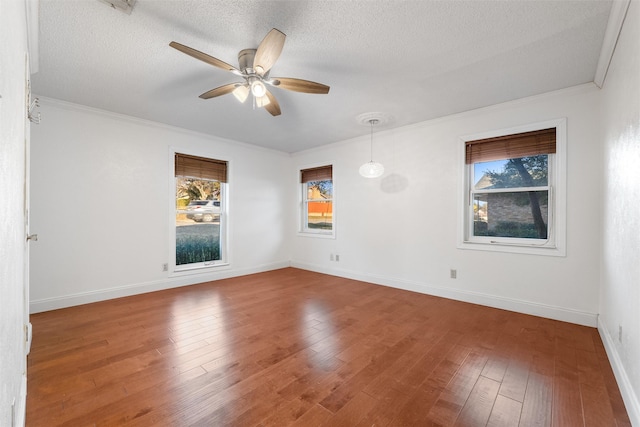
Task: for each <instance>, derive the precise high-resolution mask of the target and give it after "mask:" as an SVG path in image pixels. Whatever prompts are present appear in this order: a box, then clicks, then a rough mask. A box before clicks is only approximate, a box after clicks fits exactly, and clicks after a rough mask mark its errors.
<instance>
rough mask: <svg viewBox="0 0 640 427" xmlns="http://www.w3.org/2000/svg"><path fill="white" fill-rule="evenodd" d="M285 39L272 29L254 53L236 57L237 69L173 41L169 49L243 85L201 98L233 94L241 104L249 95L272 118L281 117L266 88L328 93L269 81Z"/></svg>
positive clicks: (314, 86) (296, 82) (284, 80)
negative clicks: (210, 67)
mask: <svg viewBox="0 0 640 427" xmlns="http://www.w3.org/2000/svg"><path fill="white" fill-rule="evenodd" d="M285 38H286V35H285V34H284V33H283V32H282V31H279V30H277V29H275V28H273V29H271V31H269V32H268V33H267V35H266V36H265V37H264V39H262V41H261V42H260V45H259V46H258V48H257V49H244V50H241V51H240V53H238V65H239V67H238V68H236V67H234V66H233V65H230V64H227V63H226V62H224V61H221V60H219V59H218V58H214V57H213V56H210V55H207V54H206V53H202V52H200V51H198V50H195V49H193V48H190V47H188V46H185V45H183V44H180V43H177V42H173V41H172V42H171V43H169V46H171V47H173V48H174V49H177V50H179V51H180V52H183V53H186V54H187V55H189V56H193V57H194V58H196V59H199V60H201V61H203V62H206V63H207V64H210V65H213V66H214V67H218V68H221V69H223V70H226V71H230V72H232V73H233V74H235V75H236V76H239V77H242V78H243V79H244V82H239V83H229V84H226V85H224V86H220V87H217V88H215V89H211V90H209V91H207V92H205V93H203V94H202V95H200V98H202V99H209V98H215V97H216V96H221V95H226V94H228V93H233V95H234V96H235V97H236V98H237V99H238V100H239V101H240V102H244V101H246V100H247V98H248V97H249V94H251V95H253V100H254V105H255V106H257V107H264V108H265V109H266V110H267V111H268V112H269V113H270V114H271V115H272V116H279V115H280V113H281V112H280V105H279V104H278V101H277V100H276V98H275V96H273V94H272V93H271V92H269V90H268V89H267V87H266V85H269V86H273V87H279V88H282V89H287V90H292V91H294V92H303V93H317V94H325V93H329V86H326V85H323V84H321V83H316V82H312V81H309V80H302V79H294V78H291V77H269V71H270V70H271V67H273V64H275V62H276V60H277V59H278V57H279V56H280V53H281V52H282V48H283V46H284V40H285Z"/></svg>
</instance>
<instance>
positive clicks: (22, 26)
mask: <svg viewBox="0 0 640 427" xmlns="http://www.w3.org/2000/svg"><path fill="white" fill-rule="evenodd" d="M26 34H27V27H26V13H25V3H24V1H13V0H12V1H4V0H3V1H1V2H0V97H1V98H0V201H1V203H0V260H2V262H0V384H1V385H2V386H1V387H2V388H0V425H1V426H10V425H12V422H15V423H16V425H22V424H23V423H24V409H25V406H24V404H25V393H26V383H24V382H23V373H24V372H25V369H26V355H25V343H24V337H25V335H24V324H25V318H26V313H25V311H26V305H25V292H26V290H25V288H24V280H25V277H24V272H25V264H24V262H25V234H24V233H25V221H24V176H25V138H26V137H27V132H26V130H25V120H26V117H25V107H24V106H25V55H26V52H27V35H26ZM14 403H15V409H14V411H15V420H12V405H14Z"/></svg>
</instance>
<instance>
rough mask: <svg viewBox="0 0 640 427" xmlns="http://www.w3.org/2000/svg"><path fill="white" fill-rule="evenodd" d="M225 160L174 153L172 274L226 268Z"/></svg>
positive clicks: (226, 176) (226, 175) (226, 165)
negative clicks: (174, 202) (174, 210)
mask: <svg viewBox="0 0 640 427" xmlns="http://www.w3.org/2000/svg"><path fill="white" fill-rule="evenodd" d="M227 168H228V164H227V162H226V161H224V160H218V159H212V158H207V157H200V156H194V155H190V154H183V153H174V170H175V188H176V190H175V197H176V229H175V262H174V265H173V268H174V270H175V271H181V270H191V269H194V268H208V267H215V266H218V265H224V264H226V262H225V258H226V249H225V248H226V247H225V244H226V227H225V223H226V206H225V191H226V184H227V180H228V179H227V178H228V173H227Z"/></svg>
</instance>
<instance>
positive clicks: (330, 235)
mask: <svg viewBox="0 0 640 427" xmlns="http://www.w3.org/2000/svg"><path fill="white" fill-rule="evenodd" d="M298 236H300V237H315V238H318V239H335V238H336V235H335V233H309V232H305V231H298Z"/></svg>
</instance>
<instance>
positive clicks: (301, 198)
mask: <svg viewBox="0 0 640 427" xmlns="http://www.w3.org/2000/svg"><path fill="white" fill-rule="evenodd" d="M323 166H331V167H332V168H333V173H332V177H331V189H332V196H331V209H332V212H331V214H332V218H331V230H321V229H314V228H309V227H308V226H307V204H306V202H307V185H306V183H304V182H300V174H301V172H302V171H303V170H305V169H313V168H318V167H323ZM296 171H297V175H296V182H297V184H298V235H299V236H304V237H317V238H323V239H335V237H336V182H335V163H333V162H321V163H314V164H312V165H305V166H301V167H298V168H296Z"/></svg>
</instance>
